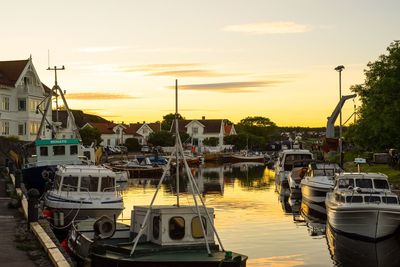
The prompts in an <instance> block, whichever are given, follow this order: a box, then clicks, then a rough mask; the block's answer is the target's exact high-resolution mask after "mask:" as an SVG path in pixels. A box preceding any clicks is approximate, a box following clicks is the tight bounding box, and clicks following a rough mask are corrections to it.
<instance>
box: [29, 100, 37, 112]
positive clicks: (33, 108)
mask: <svg viewBox="0 0 400 267" xmlns="http://www.w3.org/2000/svg"><path fill="white" fill-rule="evenodd" d="M39 103H40V101H39V100H34V99H31V100H29V111H30V112H36V107H37V106H38V105H39Z"/></svg>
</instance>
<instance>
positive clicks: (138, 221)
mask: <svg viewBox="0 0 400 267" xmlns="http://www.w3.org/2000/svg"><path fill="white" fill-rule="evenodd" d="M148 209H149V207H148V206H135V207H134V209H133V210H132V214H131V218H133V219H132V220H131V234H132V238H135V237H136V236H137V235H138V233H139V230H140V227H141V225H142V224H143V221H144V218H145V216H146V213H147V211H148ZM199 209H200V213H201V219H202V221H203V225H204V227H205V231H206V236H207V240H208V242H209V243H210V244H214V232H213V228H212V224H214V209H212V208H207V210H208V213H209V214H210V217H211V220H212V221H211V222H210V221H209V219H208V216H207V214H206V212H205V211H204V208H202V207H200V208H199ZM147 225H148V226H147V227H146V229H145V232H144V233H143V234H142V236H141V238H140V240H139V241H140V242H151V243H154V244H157V245H161V246H174V245H199V244H204V235H203V230H202V227H201V222H200V220H199V217H198V216H197V210H196V207H195V206H180V207H177V206H153V207H152V208H151V210H150V216H149V219H148V222H147Z"/></svg>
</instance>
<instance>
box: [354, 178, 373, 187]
mask: <svg viewBox="0 0 400 267" xmlns="http://www.w3.org/2000/svg"><path fill="white" fill-rule="evenodd" d="M356 186H357V187H360V188H372V180H371V179H356Z"/></svg>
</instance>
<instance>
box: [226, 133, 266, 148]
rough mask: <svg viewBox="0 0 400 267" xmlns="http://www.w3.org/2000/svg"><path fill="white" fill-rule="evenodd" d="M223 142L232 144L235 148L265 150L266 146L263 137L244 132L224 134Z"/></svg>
mask: <svg viewBox="0 0 400 267" xmlns="http://www.w3.org/2000/svg"><path fill="white" fill-rule="evenodd" d="M224 143H225V144H227V145H233V146H234V149H235V150H242V149H249V150H265V148H266V141H265V138H264V137H262V136H256V135H252V134H245V133H240V134H237V135H228V136H225V137H224Z"/></svg>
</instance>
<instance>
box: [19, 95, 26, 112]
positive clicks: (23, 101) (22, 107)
mask: <svg viewBox="0 0 400 267" xmlns="http://www.w3.org/2000/svg"><path fill="white" fill-rule="evenodd" d="M18 111H26V99H25V98H18Z"/></svg>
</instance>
